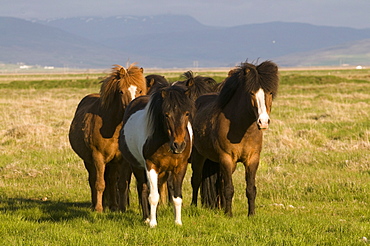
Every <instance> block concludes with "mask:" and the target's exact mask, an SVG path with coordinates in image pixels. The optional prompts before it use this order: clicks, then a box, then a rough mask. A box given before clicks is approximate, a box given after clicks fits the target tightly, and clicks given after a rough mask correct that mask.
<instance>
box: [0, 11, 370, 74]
mask: <svg viewBox="0 0 370 246" xmlns="http://www.w3.org/2000/svg"><path fill="white" fill-rule="evenodd" d="M0 33H2V35H1V36H0V62H3V63H16V62H24V63H28V64H41V65H53V66H69V67H83V68H101V67H105V68H106V67H110V66H111V65H112V64H115V63H118V64H123V65H124V64H125V63H126V61H128V60H130V61H131V62H134V61H136V62H138V63H139V65H141V66H144V67H163V68H171V67H192V66H200V67H219V66H227V67H229V66H233V65H235V64H238V63H240V62H243V61H245V60H246V59H248V60H249V61H255V60H265V59H271V60H274V61H278V64H279V65H286V66H299V65H302V64H303V63H306V64H309V62H307V61H304V60H305V59H307V54H312V55H313V56H315V57H316V58H318V59H317V61H316V62H317V63H321V64H326V65H338V61H339V60H338V59H337V58H336V59H332V58H330V59H327V56H324V55H322V56H320V55H319V53H321V52H328V51H330V52H331V53H332V54H333V55H335V54H336V55H337V57H338V56H343V58H342V59H343V62H345V63H350V65H356V64H351V63H352V62H355V61H354V60H353V59H352V60H351V59H347V58H348V57H349V56H352V57H353V56H357V53H356V52H359V51H360V50H361V52H363V49H362V48H361V49H359V48H358V49H355V48H353V47H354V46H357V47H359V46H363V45H364V44H365V46H366V43H367V42H368V41H366V39H370V29H354V28H345V27H328V26H315V25H309V24H302V23H284V22H271V23H263V24H250V25H241V26H234V27H211V26H205V25H203V24H201V23H199V22H198V21H196V20H195V19H193V18H192V17H189V16H181V15H160V16H145V17H137V16H115V17H109V18H95V17H89V18H87V17H85V18H66V19H54V20H46V21H40V20H31V21H25V20H21V19H15V18H7V17H0ZM366 47H367V46H366ZM310 52H313V53H310ZM302 54H304V56H303V58H301V59H299V58H300V56H302ZM358 55H360V54H358ZM319 57H320V58H319ZM363 62H364V63H367V64H370V61H369V60H368V59H367V58H366V57H365V58H364V60H363ZM356 63H357V62H356Z"/></svg>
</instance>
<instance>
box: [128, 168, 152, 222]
mask: <svg viewBox="0 0 370 246" xmlns="http://www.w3.org/2000/svg"><path fill="white" fill-rule="evenodd" d="M132 171H133V173H134V176H135V178H136V181H137V185H136V189H137V194H138V198H139V204H140V206H141V211H142V214H143V220H144V221H145V223H149V222H150V220H149V201H148V198H149V188H148V184H147V183H148V182H147V181H148V179H147V176H146V173H145V170H144V169H142V168H136V167H132Z"/></svg>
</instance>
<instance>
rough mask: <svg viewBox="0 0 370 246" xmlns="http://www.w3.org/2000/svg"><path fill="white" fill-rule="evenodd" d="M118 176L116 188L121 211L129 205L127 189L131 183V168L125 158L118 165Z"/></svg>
mask: <svg viewBox="0 0 370 246" xmlns="http://www.w3.org/2000/svg"><path fill="white" fill-rule="evenodd" d="M118 169H119V178H118V190H119V196H118V197H119V210H120V211H122V212H125V211H126V208H127V207H128V206H129V195H128V192H129V189H130V183H131V176H132V169H131V167H130V164H129V163H127V162H126V161H125V160H122V163H121V165H120V166H119V168H118Z"/></svg>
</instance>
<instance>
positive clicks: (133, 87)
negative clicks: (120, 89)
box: [128, 85, 137, 101]
mask: <svg viewBox="0 0 370 246" xmlns="http://www.w3.org/2000/svg"><path fill="white" fill-rule="evenodd" d="M136 89H137V86H135V85H130V87H129V88H128V91H129V92H130V94H131V101H132V100H134V99H135V97H136Z"/></svg>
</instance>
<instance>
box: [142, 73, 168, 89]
mask: <svg viewBox="0 0 370 246" xmlns="http://www.w3.org/2000/svg"><path fill="white" fill-rule="evenodd" d="M145 80H146V87H147V88H148V91H147V93H148V94H152V93H154V92H155V91H157V90H159V89H160V88H162V87H166V86H169V85H170V83H169V82H168V81H167V79H166V78H165V77H164V76H162V75H158V74H150V75H147V76H145Z"/></svg>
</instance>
